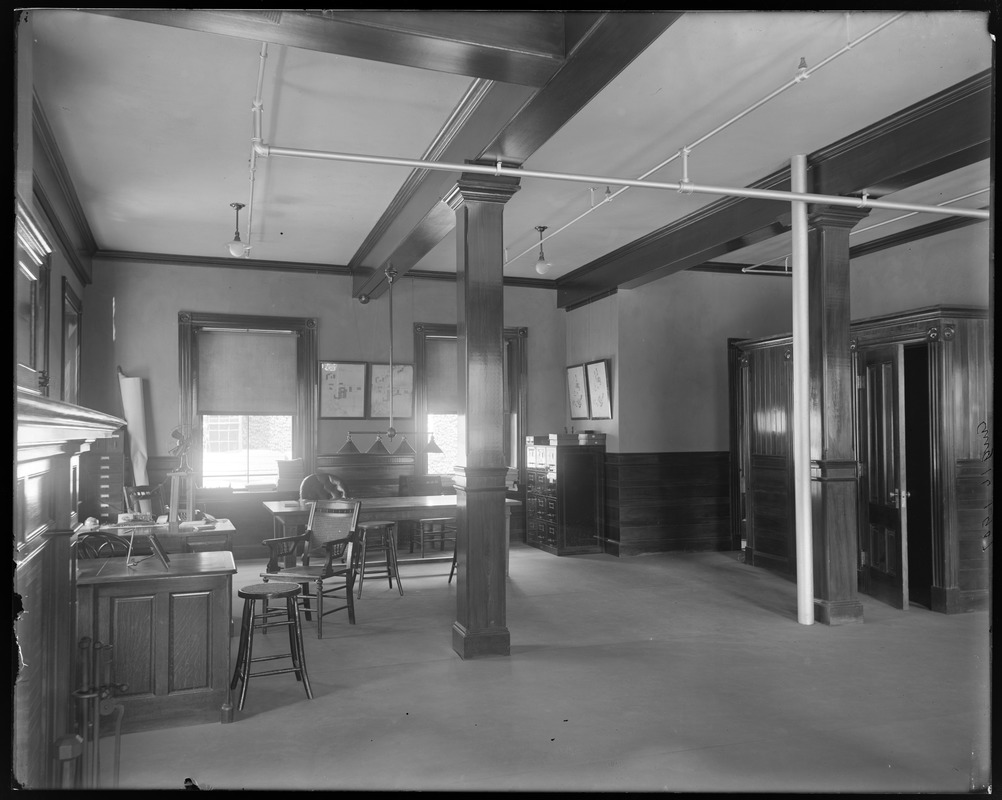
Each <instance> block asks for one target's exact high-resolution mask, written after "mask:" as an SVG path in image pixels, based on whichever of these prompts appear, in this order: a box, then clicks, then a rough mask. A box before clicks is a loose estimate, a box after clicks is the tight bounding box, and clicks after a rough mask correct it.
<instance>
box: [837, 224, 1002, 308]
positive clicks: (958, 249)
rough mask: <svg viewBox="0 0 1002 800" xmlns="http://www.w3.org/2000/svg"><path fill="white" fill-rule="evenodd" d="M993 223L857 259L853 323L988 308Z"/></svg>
mask: <svg viewBox="0 0 1002 800" xmlns="http://www.w3.org/2000/svg"><path fill="white" fill-rule="evenodd" d="M988 246H989V230H988V223H987V222H982V223H978V224H977V225H970V226H968V227H964V228H959V229H957V230H953V231H949V232H948V233H944V234H941V235H939V236H930V237H927V238H925V239H920V240H918V241H915V242H911V243H909V244H907V245H904V246H902V247H895V248H892V249H888V250H881V251H879V252H877V253H874V254H872V255H868V256H863V257H862V258H857V259H853V261H852V264H851V265H850V277H849V280H850V287H849V303H850V314H851V315H852V319H853V320H861V319H866V318H867V317H876V316H881V315H884V314H893V313H895V312H898V311H909V310H911V309H915V308H924V307H926V306H934V305H962V306H982V307H986V306H987V305H988V296H989V288H988V264H989V252H988Z"/></svg>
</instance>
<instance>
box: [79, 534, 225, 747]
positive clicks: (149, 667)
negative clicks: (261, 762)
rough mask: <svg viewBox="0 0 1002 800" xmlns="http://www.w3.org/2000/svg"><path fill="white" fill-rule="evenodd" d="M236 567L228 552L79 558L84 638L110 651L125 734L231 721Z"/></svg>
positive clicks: (117, 700)
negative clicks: (120, 685) (119, 687)
mask: <svg viewBox="0 0 1002 800" xmlns="http://www.w3.org/2000/svg"><path fill="white" fill-rule="evenodd" d="M133 561H135V559H133ZM236 571H237V569H236V565H235V564H234V562H233V554H232V553H228V552H215V553H178V554H175V555H172V556H171V557H170V564H169V565H168V568H167V569H164V565H163V564H162V563H161V562H160V561H159V560H158V559H157V558H155V557H154V558H146V559H144V560H142V561H140V562H139V563H138V564H136V565H135V566H133V567H130V566H128V564H127V563H126V559H125V558H124V557H123V558H91V559H79V560H78V561H77V636H78V638H79V637H84V636H89V637H90V638H91V640H92V641H93V642H101V643H102V645H105V646H107V645H109V644H110V645H111V647H112V650H111V665H112V674H111V676H110V678H111V680H113V681H114V682H115V683H125V684H128V688H127V689H126V690H125V691H124V692H122V693H119V694H118V695H117V696H116V697H115V700H114V702H115V703H121V704H122V705H124V706H125V714H124V716H123V717H122V731H123V732H125V731H137V730H149V729H153V728H164V727H171V726H174V725H190V724H193V723H197V722H211V721H214V720H218V719H222V720H223V721H228V717H229V707H230V703H229V702H228V695H229V682H230V624H231V619H232V607H231V606H232V601H233V588H232V581H233V575H234V574H235V573H236ZM105 679H106V676H104V675H102V676H101V681H102V682H104V681H105Z"/></svg>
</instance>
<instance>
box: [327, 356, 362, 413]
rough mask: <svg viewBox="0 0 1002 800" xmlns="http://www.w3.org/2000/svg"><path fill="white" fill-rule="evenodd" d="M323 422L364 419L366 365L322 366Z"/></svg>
mask: <svg viewBox="0 0 1002 800" xmlns="http://www.w3.org/2000/svg"><path fill="white" fill-rule="evenodd" d="M320 419H365V362H364V361H362V362H356V361H321V362H320Z"/></svg>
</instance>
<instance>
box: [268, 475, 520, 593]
mask: <svg viewBox="0 0 1002 800" xmlns="http://www.w3.org/2000/svg"><path fill="white" fill-rule="evenodd" d="M358 499H359V500H361V501H362V506H361V508H359V510H358V521H359V522H367V521H372V520H377V519H387V520H394V521H396V522H400V521H402V520H418V519H423V518H426V517H454V516H455V515H456V495H454V494H441V495H415V496H412V497H360V498H358ZM504 505H505V517H504V531H505V540H504V554H505V575H507V574H508V546H509V543H510V541H511V514H512V511H513V510H515V509H516V508H519V507H520V506H521V505H522V504H521V503H520V502H519V501H518V500H513V499H511V498H505V504H504ZM264 507H265V508H266V509H268V511H269V512H271V515H272V521H273V524H274V529H275V537H276V538H278V537H285V536H295V535H296V534H297V533H299V532H300V531H301V530H302V529H303V528H304V527H305V525H306V523H307V522H308V521H309V518H310V503H309V501H306V500H266V501H264ZM431 560H452V554H451V553H450V554H449V555H447V556H428V557H426V558H423V559H421V558H400V559H398V563H400V564H420V563H423V562H427V561H431Z"/></svg>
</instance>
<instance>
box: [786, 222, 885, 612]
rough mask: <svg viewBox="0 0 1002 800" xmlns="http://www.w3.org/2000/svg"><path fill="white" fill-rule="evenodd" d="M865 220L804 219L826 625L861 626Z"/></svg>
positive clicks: (814, 496)
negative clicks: (856, 292) (854, 281)
mask: <svg viewBox="0 0 1002 800" xmlns="http://www.w3.org/2000/svg"><path fill="white" fill-rule="evenodd" d="M868 213H869V210H868V209H855V208H846V207H841V206H835V207H830V206H820V207H818V208H816V209H815V210H814V211H813V213H811V215H810V217H809V225H810V228H809V232H808V264H809V270H808V288H807V291H808V295H809V298H808V317H809V327H810V337H809V348H810V350H809V361H810V364H809V375H810V409H809V413H810V418H811V419H810V423H811V433H810V439H811V441H810V447H811V520H812V525H813V542H814V616H815V618H816V619H817V621H818V622H823V623H826V624H828V625H841V624H845V623H849V622H862V621H863V604H862V603H861V602H860V600H859V596H858V594H857V592H856V588H857V585H856V582H857V577H856V551H857V548H856V538H857V535H858V525H859V514H858V505H857V497H858V489H859V486H858V482H857V479H858V474H859V471H858V468H857V456H856V448H855V441H854V434H853V392H854V386H855V381H854V376H853V370H852V353H851V351H850V342H849V339H850V337H849V323H850V310H849V231H851V230H852V228H853V227H854V226H855V225H856V224H857V223H858V222H859V221H860V220H861V219H863V218H864V217H866V215H867V214H868ZM794 346H796V344H795V345H794Z"/></svg>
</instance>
